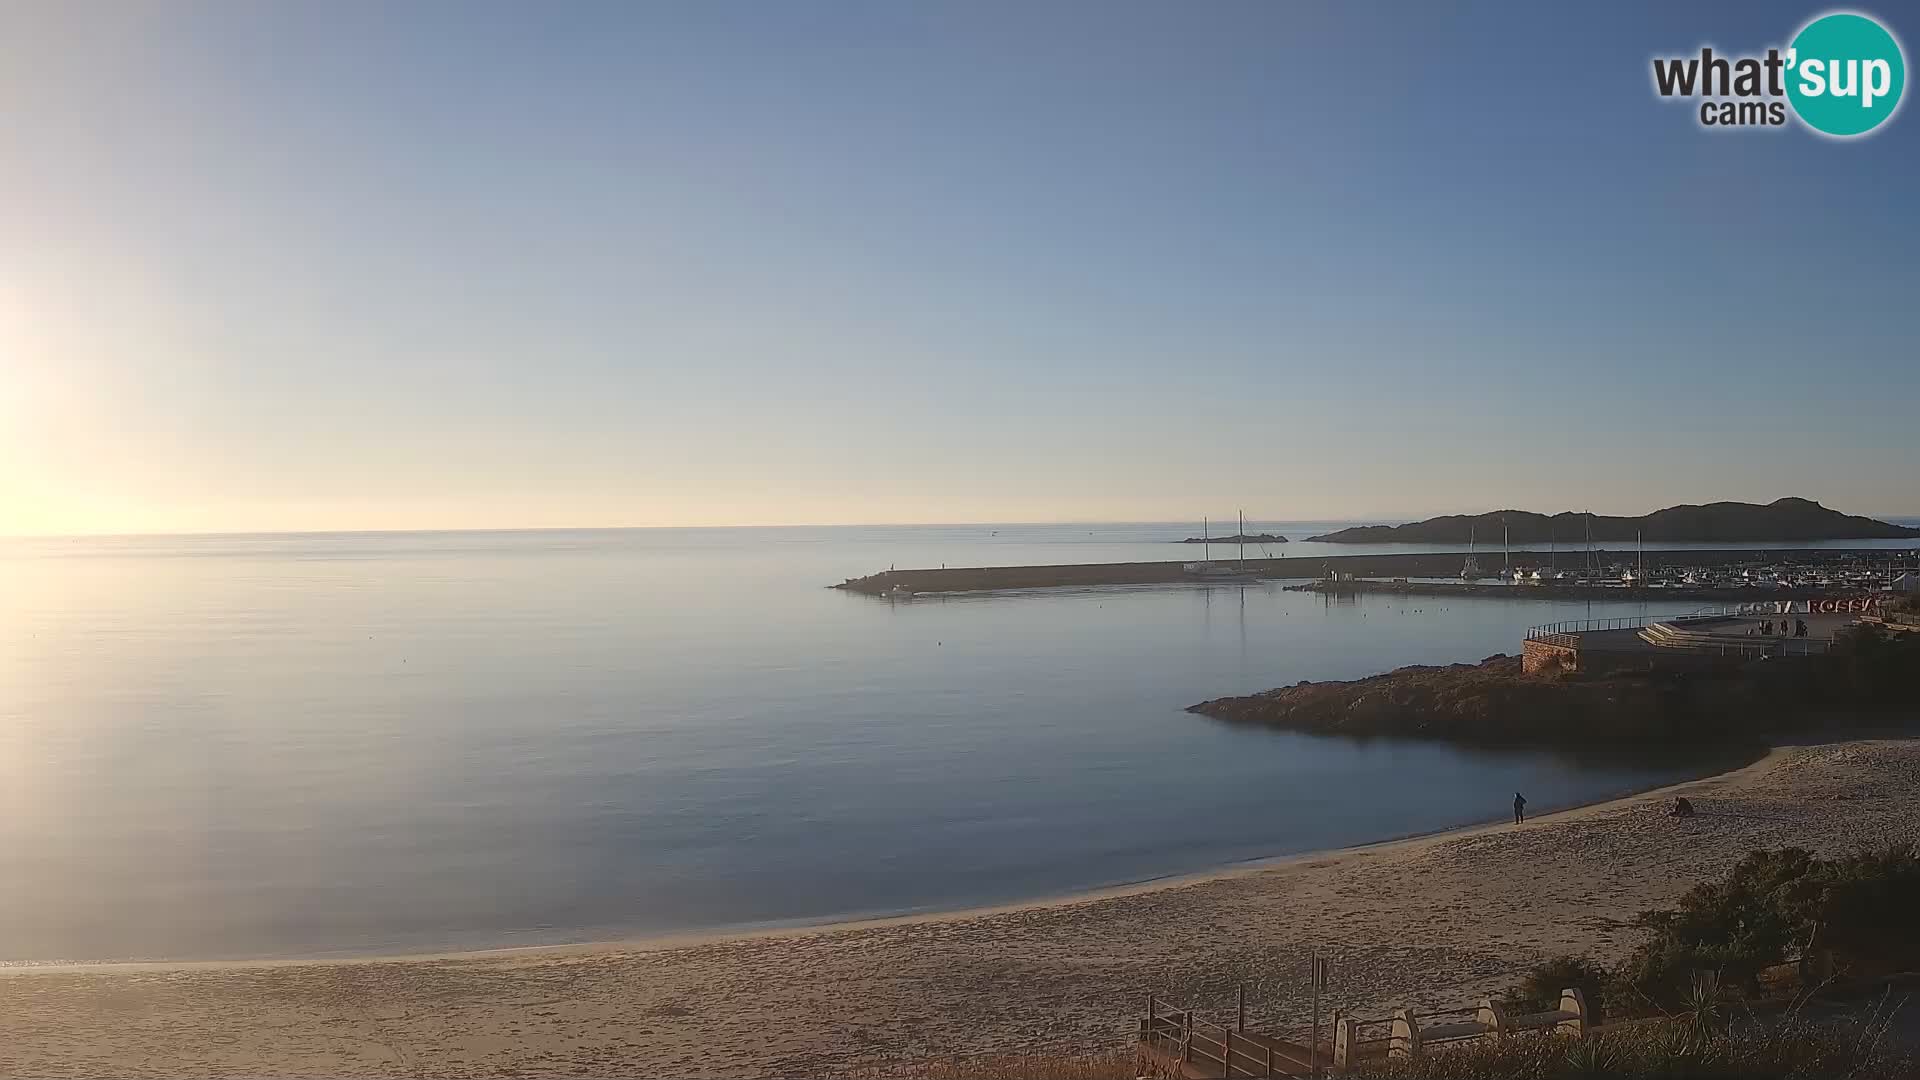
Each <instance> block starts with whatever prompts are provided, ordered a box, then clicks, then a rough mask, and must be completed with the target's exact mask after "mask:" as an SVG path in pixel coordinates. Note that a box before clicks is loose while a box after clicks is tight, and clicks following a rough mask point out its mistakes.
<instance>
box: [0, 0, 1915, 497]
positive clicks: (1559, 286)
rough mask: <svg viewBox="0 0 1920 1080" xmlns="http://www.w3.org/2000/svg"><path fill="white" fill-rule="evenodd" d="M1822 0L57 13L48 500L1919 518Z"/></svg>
mask: <svg viewBox="0 0 1920 1080" xmlns="http://www.w3.org/2000/svg"><path fill="white" fill-rule="evenodd" d="M1807 14H1808V9H1806V8H1805V7H1803V6H1800V5H1791V4H1773V3H1765V4H1721V5H1706V4H1701V5H1686V6H1683V7H1678V8H1673V7H1667V6H1656V5H1641V6H1618V7H1613V8H1608V9H1605V10H1591V11H1590V10H1580V11H1574V10H1572V9H1556V8H1550V7H1546V8H1543V7H1538V6H1533V5H1523V4H1499V5H1482V6H1477V7H1475V8H1473V9H1471V10H1469V11H1464V12H1453V11H1448V10H1443V9H1439V8H1404V7H1403V8H1391V9H1383V8H1366V7H1354V6H1350V5H1308V4H1302V5H1288V6H1279V5H1269V4H1253V3H1223V4H1218V5H1211V6H1208V7H1206V8H1202V9H1174V8H1170V7H1159V6H1154V5H1144V4H1132V3H1120V4H1099V5H1092V4H1085V5H1083V4H1072V3H1069V4H1061V5H1056V6H1049V7H1044V8H1037V9H1035V8H1027V7H1022V6H1017V5H1005V4H991V3H990V4H982V5H967V6H962V7H945V8H939V7H932V6H925V5H910V6H900V5H887V4H877V3H864V2H823V3H821V4H817V5H807V6H804V7H792V8H766V7H748V6H744V5H733V4H726V3H719V4H713V5H699V6H694V7H687V6H643V5H629V4H614V3H593V2H583V3H579V4H571V5H567V6H565V7H564V8H557V9H556V8H542V7H536V6H525V5H516V4H506V3H491V2H473V3H442V2H431V0H422V2H419V3H411V4H406V5H384V4H376V3H368V2H357V0H348V2H342V3H338V4H326V5H319V4H298V3H292V4H275V5H256V4H247V3H239V2H169V3H154V4H143V5H60V6H55V5H39V6H33V5H16V6H10V7H7V8H5V9H4V10H0V119H4V121H5V122H4V123H0V159H3V160H5V161H6V162H7V167H6V169H4V170H0V231H4V233H5V234H6V235H7V236H8V238H9V241H10V242H9V243H8V244H7V245H5V246H4V247H3V248H0V534H6V535H75V534H86V535H99V534H113V535H125V534H155V533H206V532H262V531H264V532H285V531H361V530H382V531H384V530H396V529H397V530H417V529H459V528H560V527H565V528H576V527H580V528H586V527H620V528H625V527H642V528H644V527H673V526H691V527H704V526H722V525H769V526H771V525H823V524H913V523H927V524H952V523H965V522H982V523H1003V522H1038V521H1076V522H1114V521H1186V520H1194V521H1197V520H1198V519H1199V517H1200V516H1201V515H1202V514H1208V513H1215V514H1217V513H1219V512H1220V511H1222V510H1227V511H1231V510H1233V509H1235V508H1239V507H1246V508H1247V509H1248V510H1249V511H1250V512H1256V513H1257V514H1258V515H1259V517H1260V518H1261V519H1262V520H1312V519H1325V520H1330V521H1335V520H1337V521H1355V522H1386V521H1393V520H1412V519H1418V518H1423V517H1427V516H1432V515H1435V514H1442V513H1461V512H1475V511H1478V510H1483V509H1497V508H1502V507H1516V508H1522V509H1540V510H1544V511H1550V510H1553V509H1557V508H1582V509H1585V508H1591V509H1593V510H1594V511H1596V512H1604V513H1631V514H1638V513H1645V512H1647V511H1649V510H1652V509H1656V508H1658V507H1662V506H1668V505H1673V504H1676V503H1685V502H1707V501H1719V500H1739V501H1750V502H1769V501H1771V500H1773V499H1775V498H1779V497H1781V496H1784V495H1800V496H1804V497H1808V498H1817V499H1819V500H1820V501H1821V502H1823V503H1825V504H1826V505H1828V506H1832V507H1835V508H1837V509H1841V510H1844V511H1846V512H1848V513H1861V514H1868V515H1871V516H1888V515H1899V514H1903V513H1916V512H1920V507H1916V506H1914V505H1913V504H1912V500H1913V498H1914V497H1915V496H1914V495H1913V494H1911V492H1912V490H1913V488H1912V483H1911V479H1910V477H1909V476H1908V475H1907V472H1908V470H1909V467H1910V463H1911V461H1912V459H1913V456H1914V451H1915V441H1914V437H1913V431H1914V427H1913V420H1912V415H1913V410H1912V406H1911V404H1910V403H1911V402H1912V401H1914V400H1916V399H1920V371H1917V370H1916V369H1915V368H1914V366H1913V365H1912V364H1910V363H1901V362H1899V360H1898V358H1899V357H1901V356H1903V355H1905V351H1906V350H1907V349H1908V348H1909V347H1910V343H1911V340H1912V336H1913V334H1912V331H1913V319H1912V317H1911V315H1910V314H1909V311H1910V306H1909V304H1908V301H1907V297H1908V296H1910V295H1911V294H1912V292H1913V291H1914V288H1915V286H1916V285H1920V271H1916V269H1915V266H1914V261H1913V259H1912V257H1911V251H1912V248H1913V246H1914V245H1913V241H1914V240H1915V239H1916V238H1920V230H1917V229H1916V227H1915V226H1916V220H1917V219H1916V211H1915V209H1914V206H1913V204H1912V199H1911V196H1910V195H1909V194H1907V192H1906V189H1905V188H1904V187H1903V186H1902V185H1900V184H1897V183H1892V182H1889V181H1890V178H1895V177H1900V176H1910V175H1913V174H1914V173H1915V172H1916V171H1920V170H1917V169H1916V166H1920V160H1917V159H1920V154H1917V153H1916V151H1915V137H1914V132H1915V131H1916V130H1917V129H1916V128H1915V126H1914V125H1915V123H1916V122H1920V121H1916V120H1915V118H1914V117H1913V116H1911V115H1908V116H1903V117H1899V118H1896V119H1895V120H1894V121H1893V122H1892V123H1891V124H1890V125H1889V127H1888V128H1887V129H1886V130H1885V131H1883V132H1880V133H1877V134H1875V135H1874V136H1872V137H1871V138H1867V139H1863V140H1856V141H1854V142H1848V143H1838V142H1832V141H1827V140H1822V139H1819V138H1816V137H1814V136H1812V135H1810V134H1808V133H1807V132H1805V131H1800V130H1789V131H1775V132H1768V133H1741V134H1732V135H1726V134H1720V135H1716V134H1711V133H1706V132H1703V131H1701V130H1700V129H1699V128H1698V127H1697V126H1696V125H1695V124H1693V123H1692V122H1691V121H1690V120H1689V119H1688V117H1686V116H1685V115H1683V114H1682V113H1681V112H1680V111H1679V110H1677V109H1676V108H1675V107H1673V103H1671V102H1662V101H1659V100H1658V99H1656V98H1655V96H1654V95H1653V94H1652V93H1651V92H1650V90H1649V87H1648V74H1647V58H1648V56H1649V55H1653V54H1655V53H1657V52H1664V51H1675V50H1686V49H1689V48H1695V47H1698V46H1699V45H1700V43H1702V42H1709V41H1710V42H1712V43H1713V44H1714V45H1715V46H1716V47H1720V48H1723V49H1730V50H1732V49H1747V48H1764V47H1765V46H1767V45H1769V44H1777V43H1779V42H1781V41H1782V39H1783V38H1784V36H1785V35H1787V34H1789V33H1790V32H1791V31H1792V30H1793V28H1794V27H1796V26H1798V25H1799V24H1800V23H1801V22H1802V21H1804V19H1805V17H1806V16H1807ZM1909 32H1911V30H1909ZM1356 57H1358V58H1364V63H1362V64H1361V66H1360V67H1358V68H1356V67H1355V66H1354V64H1355V58H1356ZM1303 88H1308V89H1306V90H1303ZM1522 88H1524V89H1522ZM1303 93H1306V94H1307V95H1308V96H1310V98H1311V101H1312V106H1311V107H1310V108H1307V107H1302V104H1301V103H1302V101H1303V100H1305V99H1304V98H1303V97H1302V94H1303ZM1790 269H1791V270H1792V272H1788V271H1789V270H1790ZM1383 508H1391V509H1392V511H1393V512H1392V513H1391V514H1387V513H1382V512H1381V511H1382V509H1383ZM1888 508H1891V509H1888Z"/></svg>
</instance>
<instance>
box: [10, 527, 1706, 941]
mask: <svg viewBox="0 0 1920 1080" xmlns="http://www.w3.org/2000/svg"><path fill="white" fill-rule="evenodd" d="M1248 524H1249V527H1250V528H1259V529H1271V530H1275V531H1280V532H1283V533H1291V534H1293V535H1296V536H1297V535H1305V534H1306V533H1307V532H1310V531H1319V530H1323V529H1326V528H1330V527H1332V526H1329V525H1319V524H1295V523H1270V522H1259V523H1255V522H1249V523H1248ZM1191 531H1192V530H1191V526H1183V525H1107V526H1087V525H1072V526H1014V525H1002V526H967V527H902V528H845V529H840V528H791V529H685V530H633V531H581V532H500V533H410V534H355V535H340V534H335V535H271V536H207V537H160V538H152V537H148V538H118V539H87V540H35V541H6V542H3V543H0V811H3V812H0V960H5V961H12V962H28V961H32V962H48V961H63V960H105V959H135V958H168V959H174V958H182V959H184V958H219V957H256V956H258V957H267V956H289V955H306V954H353V953H387V952H396V951H433V950H442V949H462V948H483V947H492V946H512V945H531V944H546V943H558V942H567V941H579V940H594V939H603V938H611V937H618V936H623V935H633V934H646V933H654V932H664V931H681V930H694V929H712V928H732V927H746V926H754V925H764V924H777V923H788V922H799V921H808V920H821V919H828V918H834V917H843V916H854V915H865V914H876V913H891V912H907V911H917V910H928V909H941V908H951V907H957V906H964V905H972V904H978V903H987V902H996V901H1010V900H1018V899H1024V898H1030V897H1039V896H1045V895H1049V894H1059V893H1062V892H1067V891H1071V890H1077V889H1082V888H1087V887H1091V886H1099V885H1106V884H1112V883H1118V882H1127V881H1135V880H1140V879H1144V878H1150V877H1155V876H1160V875H1167V874H1176V873H1181V872H1186V871H1195V870H1202V869H1206V868H1210V867H1216V866H1220V865H1222V864H1226V863H1230V862H1233V861H1236V860H1244V859H1251V858H1257V857H1262V856H1272V855H1281V854H1287V853H1293V852H1301V851H1308V850H1315V849H1321V848H1328V847H1334V846H1340V845H1346V844H1353V843H1358V842H1362V841H1369V840H1377V839H1382V838H1386V837H1392V836H1397V835H1404V834H1408V833H1414V832H1420V831H1426V830H1432V829H1439V828H1444V827H1448V826H1454V825H1460V824H1465V823H1469V822H1477V821H1485V820H1489V819H1494V818H1497V817H1500V816H1502V815H1504V814H1505V813H1506V812H1507V809H1506V808H1507V804H1508V801H1509V799H1510V798H1511V796H1512V793H1513V792H1514V791H1515V790H1520V791H1524V792H1525V793H1526V794H1527V796H1528V798H1529V799H1531V800H1532V803H1533V806H1534V808H1535V809H1537V810H1546V809H1549V808H1552V807H1555V806H1564V805H1568V804H1573V803H1578V802H1582V801H1588V800H1592V799H1596V798H1600V797H1603V796H1607V795H1610V794H1615V793H1620V792H1625V791H1628V790H1631V789H1635V788H1642V787H1646V786H1649V785H1654V784H1658V783H1660V782H1663V781H1666V780H1670V779H1674V778H1677V777H1678V776H1680V775H1681V774H1682V773H1684V772H1686V771H1687V770H1688V766H1685V765H1679V764H1675V763H1672V762H1663V761H1658V760H1653V759H1649V760H1648V761H1645V762H1631V761H1625V762H1623V761H1617V760H1616V761H1612V762H1592V761H1582V760H1578V759H1574V758H1569V757H1564V756H1556V755H1553V754H1545V753H1499V754H1495V753H1483V752H1469V751H1464V750H1459V749H1451V748H1447V747H1444V746H1437V745H1431V744H1420V743H1402V742H1396V741H1374V742H1370V743H1353V742H1348V741H1343V740H1329V739H1319V738H1310V737H1303V736H1297V735H1288V734H1279V733H1273V732H1264V731H1249V730H1237V729H1233V728H1229V727H1225V726H1222V725H1219V724H1216V723H1214V722H1212V721H1209V720H1206V719H1204V718H1202V717H1198V716H1193V715H1190V714H1187V713H1185V712H1183V711H1182V710H1183V708H1184V707H1185V706H1187V705H1189V704H1192V703H1193V702H1196V701H1199V700H1202V699H1205V698H1209V697H1216V696H1219V695H1222V694H1232V693H1243V692H1248V691H1254V690H1261V689H1265V688H1268V687H1271V686H1276V685H1279V684H1283V683H1289V682H1293V681H1295V680H1298V679H1306V678H1311V679H1327V678H1347V677H1352V676H1358V675H1365V674H1369V673H1372V672H1376V671H1380V670H1383V669H1386V668H1391V667H1395V666H1398V665H1402V664H1409V663H1445V662H1452V661H1465V660H1478V659H1480V658H1481V657H1484V656H1486V655H1488V654H1490V653H1494V652H1502V651H1507V652H1511V651H1515V650H1516V649H1517V647H1518V644H1519V640H1520V635H1521V633H1522V631H1523V630H1524V628H1525V627H1527V626H1528V625H1531V624H1534V623H1542V622H1549V621H1554V620H1559V619H1565V618H1573V617H1580V616H1584V615H1587V614H1592V615H1594V616H1601V615H1622V614H1638V613H1640V611H1641V609H1640V608H1639V607H1638V606H1634V605H1629V604H1618V603H1613V604H1599V603H1596V604H1591V605H1588V604H1567V603H1545V602H1499V601H1470V600H1455V599H1448V600H1438V599H1431V598H1390V597H1367V598H1364V599H1362V600H1360V601H1359V602H1345V603H1328V602H1327V601H1325V600H1323V599H1322V598H1321V597H1319V596H1316V595H1311V594H1302V593H1287V592H1282V591H1280V590H1279V589H1278V587H1277V586H1272V585H1262V586H1253V587H1238V586H1216V587H1211V588H1200V587H1168V588H1151V589H1114V590H1093V591H1078V592H1042V593H1038V594H1027V595H1004V596H979V597H955V598H950V599H944V600H941V599H935V600H916V601H911V602H889V601H885V600H876V599H872V598H868V597H863V596H857V595H850V594H847V593H844V592H840V591H834V590H829V589H826V588H824V587H823V586H825V585H827V584H829V583H831V582H836V581H839V580H842V579H844V578H846V577H849V576H854V575H859V574H865V573H870V572H872V571H874V570H878V569H883V568H885V567H886V566H888V565H890V564H895V565H899V566H901V567H908V566H938V565H941V564H943V563H944V564H948V565H955V566H959V565H984V564H1022V563H1037V562H1083V561H1117V560H1131V559H1161V558H1176V559H1177V558H1182V557H1190V556H1191V554H1192V549H1190V548H1181V547H1176V546H1172V545H1170V544H1168V543H1166V541H1167V540H1169V539H1174V538H1178V537H1179V536H1182V535H1186V534H1187V533H1189V532H1191ZM1315 546H1317V545H1302V544H1294V545H1289V546H1288V548H1287V549H1286V550H1287V552H1288V554H1289V556H1304V555H1311V554H1313V552H1312V551H1311V550H1309V548H1310V547H1315ZM1339 550H1342V551H1358V550H1366V549H1363V548H1341V549H1339ZM1399 550H1407V549H1404V548H1403V549H1399ZM1216 554H1220V552H1218V551H1216ZM1653 613H1654V614H1665V613H1667V612H1666V611H1664V610H1662V611H1656V612H1653ZM1545 720H1546V718H1543V722H1545ZM1694 767H1695V768H1697V767H1698V766H1697V765H1696V766H1694Z"/></svg>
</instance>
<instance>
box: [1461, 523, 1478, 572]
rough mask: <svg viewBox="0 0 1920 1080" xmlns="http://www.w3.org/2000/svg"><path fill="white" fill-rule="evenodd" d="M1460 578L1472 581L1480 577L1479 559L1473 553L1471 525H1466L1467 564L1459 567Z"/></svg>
mask: <svg viewBox="0 0 1920 1080" xmlns="http://www.w3.org/2000/svg"><path fill="white" fill-rule="evenodd" d="M1460 576H1461V578H1463V579H1465V580H1467V581H1472V580H1474V579H1475V578H1478V577H1480V560H1479V559H1476V558H1474V555H1473V526H1471V525H1469V526H1467V564H1466V565H1465V566H1462V567H1461V568H1460Z"/></svg>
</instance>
